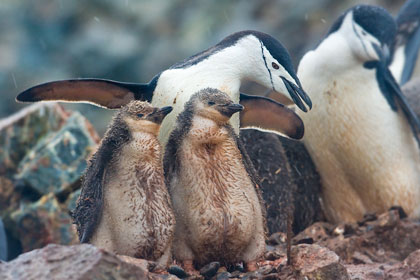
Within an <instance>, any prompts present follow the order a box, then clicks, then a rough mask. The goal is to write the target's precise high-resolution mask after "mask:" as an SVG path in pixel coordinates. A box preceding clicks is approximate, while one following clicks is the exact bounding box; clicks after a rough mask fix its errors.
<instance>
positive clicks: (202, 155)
mask: <svg viewBox="0 0 420 280" xmlns="http://www.w3.org/2000/svg"><path fill="white" fill-rule="evenodd" d="M206 145H208V146H207V147H206V148H204V149H203V148H199V149H196V147H192V146H189V145H188V143H184V145H183V147H182V149H181V151H182V152H181V154H180V157H181V158H180V161H181V163H182V164H181V167H180V174H182V177H180V178H177V183H176V187H175V188H176V189H174V190H172V192H171V194H172V201H173V205H174V210H175V213H176V216H177V218H178V219H177V230H176V233H175V240H177V238H179V237H181V236H182V237H181V238H183V239H184V241H185V244H186V246H188V247H189V248H190V249H191V251H192V252H193V254H194V260H195V261H196V262H197V263H202V264H204V263H207V262H209V261H215V260H218V261H220V260H222V261H226V262H235V261H240V260H243V258H244V256H243V255H244V253H245V251H246V250H247V248H248V246H249V245H250V243H251V241H252V239H254V238H256V239H258V238H259V236H258V234H259V235H261V236H264V235H263V234H264V232H263V220H262V212H261V207H260V204H259V201H258V197H257V194H256V192H255V189H254V186H253V183H252V182H251V180H250V178H249V176H248V174H247V172H246V170H245V168H244V166H243V163H242V157H241V155H240V152H239V150H238V149H237V147H236V143H234V141H228V142H225V143H223V144H215V145H214V146H211V145H210V144H206ZM225 153H229V154H230V155H229V157H226V155H224V154H225ZM262 240H263V241H262V242H264V238H262ZM176 242H177V241H175V243H176ZM259 246H260V247H261V246H263V245H261V244H259ZM181 250H182V249H181ZM256 251H258V252H256V253H257V254H260V252H259V251H261V250H260V249H256ZM262 252H263V251H262ZM174 253H175V257H177V253H178V252H177V250H176V249H175V252H174ZM178 256H179V254H178ZM245 258H246V257H245ZM250 259H252V257H251V258H250Z"/></svg>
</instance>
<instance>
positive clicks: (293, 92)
mask: <svg viewBox="0 0 420 280" xmlns="http://www.w3.org/2000/svg"><path fill="white" fill-rule="evenodd" d="M280 78H281V79H282V80H283V83H284V85H285V86H286V89H287V91H288V92H289V95H290V97H292V100H293V102H294V103H295V104H296V106H298V107H299V109H301V110H302V111H304V112H308V109H307V108H306V106H305V104H304V102H305V103H306V105H307V106H308V107H309V110H310V109H312V101H311V99H310V98H309V96H308V95H307V94H306V92H305V91H303V89H302V87H301V85H300V84H299V86H296V85H295V84H294V83H292V82H290V81H289V80H287V79H286V78H283V77H280Z"/></svg>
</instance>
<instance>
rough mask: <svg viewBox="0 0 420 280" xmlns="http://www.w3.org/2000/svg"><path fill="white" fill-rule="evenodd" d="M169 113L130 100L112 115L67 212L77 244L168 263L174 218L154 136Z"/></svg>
mask: <svg viewBox="0 0 420 280" xmlns="http://www.w3.org/2000/svg"><path fill="white" fill-rule="evenodd" d="M171 111H172V107H163V108H155V107H152V106H151V105H150V104H148V103H147V102H141V101H132V102H131V103H129V104H128V105H126V106H124V107H123V108H122V109H121V110H120V112H119V113H118V114H117V115H116V117H114V119H113V121H112V123H111V125H110V128H109V129H108V131H107V132H106V133H105V136H104V139H103V140H102V142H101V144H100V146H99V148H98V151H97V152H96V153H95V154H94V155H93V157H92V159H91V161H90V164H89V166H88V168H87V170H86V174H85V178H84V180H83V183H82V193H81V195H80V198H79V200H78V203H77V207H76V209H75V211H74V213H73V217H74V220H75V223H76V225H77V229H78V232H79V238H80V242H81V243H92V244H93V245H95V246H97V247H99V248H103V249H105V250H108V251H110V252H113V253H116V254H121V255H127V256H131V257H139V258H145V259H148V260H154V261H158V266H159V268H164V267H165V266H166V265H167V264H168V262H169V260H170V256H171V252H170V250H171V249H170V248H171V243H172V237H173V232H174V226H175V218H174V215H173V212H172V206H171V203H170V198H169V194H168V191H167V188H166V186H165V180H164V176H163V167H162V156H161V146H160V144H159V141H158V139H157V135H158V133H159V128H160V124H161V122H162V120H163V119H164V117H165V116H166V115H167V114H169V113H170V112H171Z"/></svg>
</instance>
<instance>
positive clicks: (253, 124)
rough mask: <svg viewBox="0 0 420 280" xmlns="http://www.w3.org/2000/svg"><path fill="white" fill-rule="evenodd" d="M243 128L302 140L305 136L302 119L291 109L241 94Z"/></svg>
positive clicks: (269, 100)
mask: <svg viewBox="0 0 420 280" xmlns="http://www.w3.org/2000/svg"><path fill="white" fill-rule="evenodd" d="M240 103H241V104H242V105H243V106H244V110H243V111H242V112H241V113H240V123H241V128H257V129H258V128H259V129H262V130H268V131H271V132H277V133H280V134H282V135H286V136H288V137H289V138H292V139H301V138H302V137H303V134H304V125H303V121H302V119H301V118H300V117H299V116H298V115H297V114H296V113H295V112H294V111H293V110H291V109H289V108H287V107H286V106H284V105H283V104H280V103H278V102H276V101H274V100H272V99H270V98H266V97H262V96H252V95H247V94H243V93H241V95H240Z"/></svg>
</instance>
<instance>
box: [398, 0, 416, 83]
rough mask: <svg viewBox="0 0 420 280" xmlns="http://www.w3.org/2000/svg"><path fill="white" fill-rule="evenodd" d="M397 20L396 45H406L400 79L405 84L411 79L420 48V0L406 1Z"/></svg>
mask: <svg viewBox="0 0 420 280" xmlns="http://www.w3.org/2000/svg"><path fill="white" fill-rule="evenodd" d="M396 21H397V24H398V33H397V37H396V45H397V46H396V47H397V48H398V47H399V46H402V45H405V50H404V52H405V54H404V55H405V61H404V66H403V69H402V73H401V78H400V81H399V82H400V85H403V84H405V83H406V82H408V81H409V80H410V78H411V75H412V74H413V70H414V67H415V65H416V62H417V56H418V51H419V48H420V1H419V0H408V1H406V3H405V4H404V5H403V6H402V7H401V9H400V11H399V13H398V15H397V18H396Z"/></svg>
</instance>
